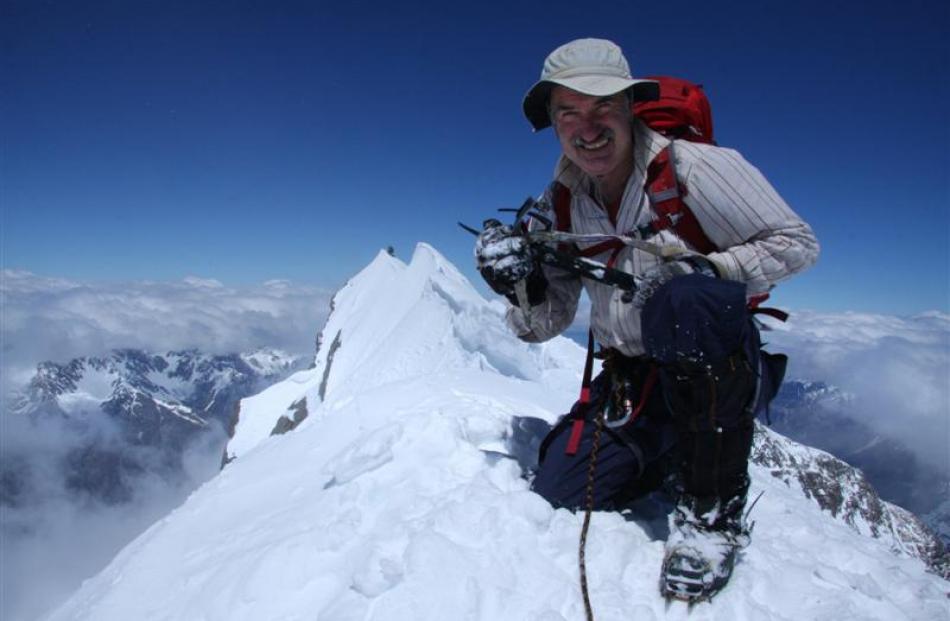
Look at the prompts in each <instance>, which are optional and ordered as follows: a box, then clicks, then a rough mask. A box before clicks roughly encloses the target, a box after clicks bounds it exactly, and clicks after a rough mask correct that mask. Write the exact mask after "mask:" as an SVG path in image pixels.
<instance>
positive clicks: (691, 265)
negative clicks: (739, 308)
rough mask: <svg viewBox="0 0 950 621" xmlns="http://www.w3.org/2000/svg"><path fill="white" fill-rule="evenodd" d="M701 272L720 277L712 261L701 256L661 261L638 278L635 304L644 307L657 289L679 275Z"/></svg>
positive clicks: (712, 276) (634, 296) (634, 298)
mask: <svg viewBox="0 0 950 621" xmlns="http://www.w3.org/2000/svg"><path fill="white" fill-rule="evenodd" d="M697 272H698V273H700V274H704V275H706V276H709V277H711V278H719V272H717V271H716V268H715V266H714V265H713V263H712V261H709V260H708V259H704V258H703V257H700V256H689V257H687V258H683V259H677V260H675V261H669V262H666V263H660V264H659V265H657V266H656V267H653V268H651V269H649V270H647V271H646V272H644V273H643V275H642V276H640V277H638V278H637V291H636V293H634V295H633V305H634V306H636V307H637V308H640V309H642V308H643V307H644V306H645V305H646V303H647V300H649V299H650V297H651V296H652V295H653V294H654V293H656V290H657V289H659V288H660V287H662V286H663V285H665V284H666V283H668V282H669V281H671V280H673V279H674V278H676V277H677V276H685V275H687V274H693V273H697Z"/></svg>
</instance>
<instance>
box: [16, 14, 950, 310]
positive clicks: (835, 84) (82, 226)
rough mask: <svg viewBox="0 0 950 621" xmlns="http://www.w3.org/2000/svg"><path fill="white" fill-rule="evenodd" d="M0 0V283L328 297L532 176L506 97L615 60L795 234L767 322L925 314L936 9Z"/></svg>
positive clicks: (931, 257)
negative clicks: (801, 246) (290, 290)
mask: <svg viewBox="0 0 950 621" xmlns="http://www.w3.org/2000/svg"><path fill="white" fill-rule="evenodd" d="M451 4H452V3H446V2H440V3H432V4H428V5H425V4H420V3H412V2H403V3H375V2H352V3H349V4H347V6H345V7H343V6H340V3H321V2H310V3H304V2H300V3H291V2H277V1H275V2H220V3H219V2H200V1H192V2H184V3H180V2H134V1H131V0H130V1H121V0H120V1H116V2H69V1H65V0H64V1H61V2H39V1H30V2H20V1H16V2H10V1H9V0H4V1H3V2H2V14H0V37H2V38H0V44H2V48H0V49H2V55H3V59H2V60H3V64H2V75H0V78H2V82H0V98H2V99H0V137H2V153H0V192H2V194H0V201H2V209H3V219H2V246H3V250H2V253H3V254H2V257H0V260H2V264H3V267H7V268H17V269H26V270H30V271H33V272H36V273H38V274H42V275H48V276H61V277H68V278H76V279H92V280H116V279H153V280H163V279H178V278H181V277H184V276H186V275H196V276H201V277H206V278H216V279H219V280H221V281H223V282H225V283H229V284H231V283H233V284H241V283H248V282H256V281H261V280H266V279H271V278H289V279H292V280H294V281H298V282H303V283H312V284H318V285H325V286H328V287H334V286H337V285H339V284H340V283H342V282H343V281H345V280H346V278H347V277H348V276H350V275H351V274H352V273H353V272H355V271H356V270H358V269H359V268H360V267H361V266H362V265H363V264H365V263H366V262H367V261H369V260H370V259H371V258H372V257H373V256H374V255H375V253H376V252H377V251H378V249H379V248H381V247H384V246H386V245H389V244H392V245H393V246H395V248H396V250H397V253H398V254H400V255H402V256H403V257H405V256H406V255H408V253H409V252H410V251H411V249H412V247H413V245H414V244H415V243H416V242H417V241H427V242H430V243H432V244H433V245H435V246H436V247H437V248H439V249H440V250H441V251H442V252H444V253H445V254H446V255H447V256H448V257H449V258H450V259H451V260H453V261H454V262H456V263H457V264H458V265H459V266H460V267H463V268H464V270H465V271H466V273H467V274H468V275H469V276H472V277H474V276H475V271H474V269H473V268H472V266H471V263H472V259H471V242H472V239H471V238H470V237H467V236H466V235H464V234H462V233H461V232H460V231H459V230H458V229H457V228H456V226H455V222H456V220H463V221H466V222H469V223H472V224H478V223H479V222H480V221H481V220H482V219H484V218H485V217H487V216H489V215H490V214H491V213H492V211H493V210H494V209H496V208H497V207H501V206H517V205H518V204H520V202H521V200H523V198H524V197H525V196H527V195H528V194H536V193H537V192H538V191H540V190H541V189H542V188H543V187H544V185H545V184H546V183H547V181H548V177H549V175H550V172H551V169H552V166H553V163H554V160H555V157H556V155H557V145H556V143H555V141H554V137H553V135H551V134H550V132H545V133H543V134H537V135H535V134H532V132H531V131H530V129H529V126H528V124H527V122H526V121H525V120H524V119H523V118H522V117H521V112H520V101H521V97H522V95H523V94H524V92H525V90H526V89H527V88H528V87H529V86H530V85H531V84H532V83H533V81H534V80H535V79H536V78H537V75H538V74H539V72H540V68H541V63H542V61H543V59H544V57H545V56H546V55H547V53H548V52H549V51H550V50H551V49H553V48H554V47H556V46H557V45H559V44H561V43H563V42H565V41H567V40H570V39H573V38H577V37H582V36H601V37H607V38H611V39H613V40H615V41H617V42H618V43H619V44H620V45H621V46H622V47H623V48H624V50H625V52H626V54H627V57H628V59H629V60H630V62H631V65H632V67H633V71H634V74H636V75H647V74H656V73H667V74H674V75H679V76H682V77H686V78H690V79H693V80H696V81H699V82H702V83H703V84H704V85H705V88H706V90H707V92H708V94H709V96H710V98H711V101H712V104H713V110H714V116H715V120H716V134H717V138H718V139H719V142H720V144H723V145H726V146H730V147H734V148H736V149H738V150H739V151H741V152H742V153H743V154H744V155H745V156H746V157H747V158H748V159H749V160H750V161H752V162H753V163H754V164H755V165H757V166H758V167H759V168H761V169H762V170H763V172H765V174H766V175H767V176H768V177H769V179H770V180H771V181H772V182H773V184H774V185H775V186H776V187H777V188H778V190H779V191H780V192H781V193H782V194H783V195H784V197H785V198H786V200H787V201H788V202H789V203H790V204H791V205H792V206H793V207H794V208H795V209H796V210H797V211H798V212H799V213H800V214H801V215H802V216H803V217H804V218H805V219H806V220H808V221H809V222H810V223H811V224H812V225H813V227H814V228H815V230H816V232H817V234H818V236H819V239H820V241H821V242H822V245H823V254H822V257H821V259H820V262H819V265H818V266H817V267H816V268H814V269H813V270H812V271H810V272H808V273H807V274H806V275H803V276H801V277H799V278H797V279H796V280H793V281H792V282H790V283H788V284H786V285H784V286H783V287H782V288H781V289H780V292H777V294H776V296H775V301H776V302H777V303H779V304H782V305H786V306H793V307H799V308H805V307H807V308H813V309H818V310H861V311H877V312H894V313H900V314H909V313H916V312H919V311H923V310H928V309H940V310H944V311H950V301H948V295H950V294H948V287H950V273H948V271H950V254H948V237H950V186H948V177H950V156H948V152H950V146H948V145H950V123H948V120H947V116H948V112H947V110H948V102H950V71H948V64H950V51H948V50H950V48H948V40H950V15H948V8H947V5H948V3H946V2H945V1H931V2H915V1H911V2H902V3H896V2H868V3H837V4H836V3H830V2H811V1H808V2H767V1H766V2H750V3H738V2H737V3H711V2H708V1H707V2H695V3H691V2H685V3H684V2H680V3H676V4H675V9H674V8H672V7H673V6H674V5H673V4H671V3H660V2H651V3H646V2H622V3H621V2H618V3H615V4H613V5H611V4H610V3H606V4H604V3H601V4H591V3H585V2H574V3H568V2H555V1H549V2H543V3H526V2H519V3H515V2H504V3H462V4H463V6H460V7H456V6H451Z"/></svg>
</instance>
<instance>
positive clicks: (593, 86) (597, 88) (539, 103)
mask: <svg viewBox="0 0 950 621" xmlns="http://www.w3.org/2000/svg"><path fill="white" fill-rule="evenodd" d="M555 86H564V87H566V88H569V89H571V90H572V91H577V92H578V93H583V94H585V95H592V96H594V97H608V96H610V95H616V94H617V93H619V92H621V91H625V90H627V89H628V88H633V100H634V101H654V100H656V99H659V97H660V84H659V82H657V81H656V80H634V79H629V78H618V77H616V76H606V75H582V76H575V77H570V78H563V79H557V80H541V81H539V82H537V83H535V85H534V86H532V87H531V89H530V90H528V93H527V94H526V95H525V96H524V101H523V102H522V109H523V110H524V115H525V117H527V119H528V122H529V123H531V127H533V128H534V131H541V130H542V129H544V128H546V127H550V126H551V118H550V116H549V115H548V96H549V95H550V94H551V89H552V88H554V87H555Z"/></svg>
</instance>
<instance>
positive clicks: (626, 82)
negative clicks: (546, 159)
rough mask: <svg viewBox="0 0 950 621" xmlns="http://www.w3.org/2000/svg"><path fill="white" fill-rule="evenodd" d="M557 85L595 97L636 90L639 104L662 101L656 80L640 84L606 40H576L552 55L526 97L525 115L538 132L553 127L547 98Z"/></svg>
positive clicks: (619, 53) (614, 46)
mask: <svg viewBox="0 0 950 621" xmlns="http://www.w3.org/2000/svg"><path fill="white" fill-rule="evenodd" d="M555 85H560V86H566V87H567V88H569V89H571V90H574V91H577V92H579V93H584V94H585V95H593V96H595V97H607V96H609V95H616V94H617V93H619V92H620V91H624V90H626V89H628V88H633V98H634V100H636V101H650V100H653V99H657V98H658V97H659V84H658V83H657V82H656V81H655V80H637V79H634V78H633V77H632V76H631V75H630V65H628V64H627V59H626V58H624V56H623V51H621V49H620V47H619V46H618V45H617V44H616V43H613V42H612V41H607V40H606V39H577V40H575V41H571V42H570V43H565V44H564V45H562V46H561V47H559V48H557V49H556V50H554V51H553V52H551V53H550V54H549V55H548V57H547V58H546V59H545V61H544V67H543V68H542V69H541V79H540V80H538V81H537V82H536V83H535V85H534V86H532V87H531V90H529V91H528V93H527V94H526V95H525V96H524V102H523V103H522V107H523V109H524V115H525V116H526V117H528V121H529V122H530V123H531V126H532V127H534V130H535V131H539V130H542V129H544V128H545V127H549V126H550V125H551V119H550V118H549V116H548V95H549V94H550V92H551V89H552V88H554V86H555Z"/></svg>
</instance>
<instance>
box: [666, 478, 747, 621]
mask: <svg viewBox="0 0 950 621" xmlns="http://www.w3.org/2000/svg"><path fill="white" fill-rule="evenodd" d="M745 499H746V497H745V494H744V493H743V494H742V495H741V496H735V497H733V498H731V499H729V500H727V501H725V502H722V501H720V500H719V499H718V498H713V499H712V500H709V499H703V498H698V497H696V496H690V495H687V494H682V495H681V496H680V498H679V501H678V502H677V504H676V508H675V509H674V510H673V513H672V514H670V536H669V538H668V539H667V541H666V550H665V555H664V558H663V567H662V569H661V571H660V592H661V593H662V595H663V596H664V597H666V598H667V599H670V598H674V599H680V600H684V601H687V602H690V603H693V602H697V601H701V600H704V599H705V600H709V599H712V597H713V596H714V595H715V594H716V593H718V592H719V591H720V590H721V589H722V588H723V587H724V586H726V583H727V582H728V581H729V577H730V576H731V575H732V568H733V567H734V566H735V563H736V556H737V555H738V552H739V550H740V549H741V548H744V547H746V546H747V545H749V541H750V534H751V530H752V529H751V527H748V526H747V525H746V523H745V518H744V516H743V508H744V507H745Z"/></svg>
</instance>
